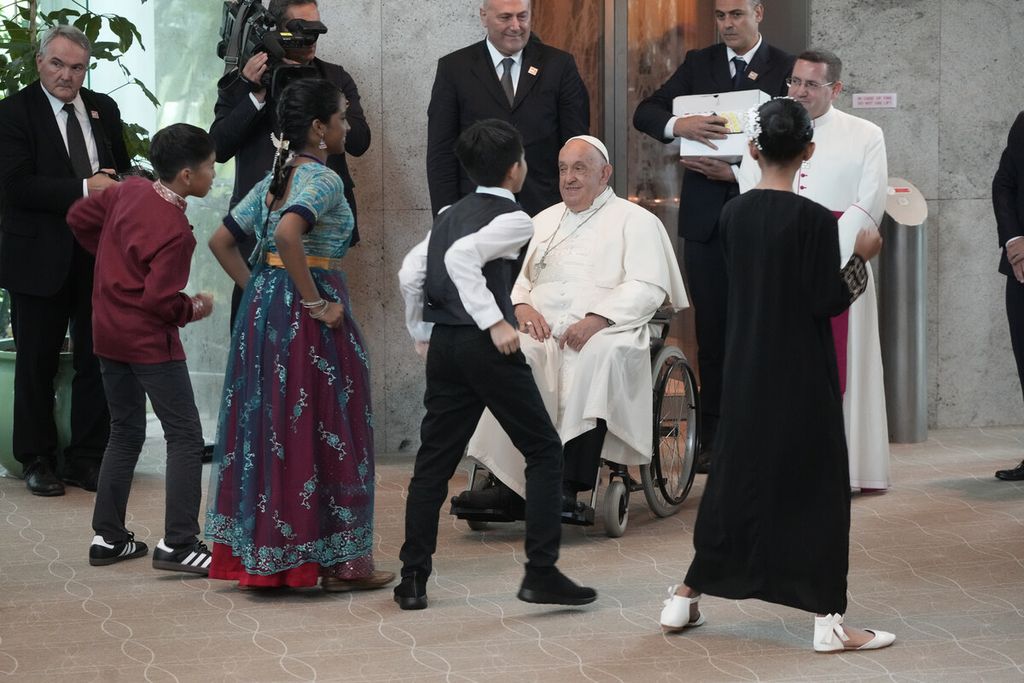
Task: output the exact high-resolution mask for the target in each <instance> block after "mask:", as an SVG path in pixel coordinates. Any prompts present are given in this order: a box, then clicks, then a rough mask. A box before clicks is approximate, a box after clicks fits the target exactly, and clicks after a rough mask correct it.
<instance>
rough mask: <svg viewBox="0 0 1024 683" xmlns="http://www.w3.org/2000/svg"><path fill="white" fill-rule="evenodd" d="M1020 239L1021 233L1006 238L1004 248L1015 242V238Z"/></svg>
mask: <svg viewBox="0 0 1024 683" xmlns="http://www.w3.org/2000/svg"><path fill="white" fill-rule="evenodd" d="M1020 239H1024V237H1022V236H1021V235H1017V236H1016V237H1011V238H1010V239H1008V240H1006V244H1004V245H1003V247H1004V248H1005V247H1008V246H1010V243H1011V242H1016V241H1017V240H1020Z"/></svg>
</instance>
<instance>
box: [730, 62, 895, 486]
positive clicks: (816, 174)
mask: <svg viewBox="0 0 1024 683" xmlns="http://www.w3.org/2000/svg"><path fill="white" fill-rule="evenodd" d="M841 70H842V62H840V60H839V58H838V57H836V56H835V55H833V54H832V53H830V52H826V51H824V50H815V51H808V52H805V53H803V54H801V55H800V56H799V57H797V60H796V64H795V65H794V66H793V75H792V76H791V77H790V79H789V84H790V86H789V96H790V97H792V98H794V99H795V100H797V101H798V102H800V103H801V104H802V105H803V106H804V107H805V108H806V109H807V111H808V113H809V114H810V115H811V119H812V120H813V122H814V144H815V150H814V156H813V157H812V158H811V160H810V161H807V162H804V165H803V168H801V170H800V173H799V174H797V177H796V178H795V179H794V186H793V191H794V192H796V193H797V194H800V195H803V196H804V197H807V198H808V199H812V200H814V201H815V202H817V203H819V204H821V205H822V206H824V207H825V208H827V209H830V210H831V211H832V212H833V213H835V214H836V216H837V217H838V218H839V251H840V254H839V259H840V261H839V263H837V264H836V268H837V269H838V268H839V267H840V265H841V264H843V263H845V262H846V260H847V259H849V258H850V255H851V254H852V253H853V244H854V241H855V240H856V238H857V233H858V232H859V231H860V230H861V229H862V228H876V229H877V228H878V226H879V224H880V223H881V220H882V214H883V213H884V211H885V200H886V193H887V191H888V185H889V178H888V167H887V163H886V157H885V138H884V136H883V134H882V129H881V128H879V127H878V126H876V125H875V124H874V123H871V122H870V121H866V120H865V119H862V118H858V117H856V116H851V115H850V114H847V113H844V112H842V111H839V110H838V109H836V108H835V107H834V106H832V103H833V102H834V101H835V99H836V98H837V97H838V96H839V93H840V92H842V89H843V84H842V81H840V80H839V78H840V74H841ZM735 172H736V179H737V181H738V182H739V185H740V192H746V191H747V190H749V189H750V188H752V187H754V185H756V184H757V183H758V181H759V180H760V175H761V174H760V169H759V168H758V165H757V163H756V162H755V161H753V159H751V158H750V157H749V153H748V155H747V156H745V157H744V158H743V161H742V163H741V164H740V165H739V167H735ZM865 265H866V266H867V271H868V286H867V289H866V290H865V291H864V294H862V295H861V297H860V298H859V299H857V301H855V302H854V303H853V305H852V306H850V309H849V317H848V320H847V325H848V330H847V344H846V353H845V367H844V366H843V364H842V363H843V358H842V342H841V339H840V340H839V342H838V343H837V354H836V355H837V358H836V359H837V361H839V362H840V376H841V377H842V376H843V375H844V374H845V386H846V390H845V395H844V397H843V413H844V417H845V422H846V440H847V446H848V450H849V458H850V485H851V486H852V487H853V488H859V489H861V490H862V491H877V490H883V489H887V488H889V428H888V424H887V421H886V412H885V387H884V385H883V381H882V350H881V346H880V344H879V339H878V302H877V299H876V295H875V280H874V275H873V274H872V271H871V265H870V264H865ZM833 333H834V334H836V336H837V337H838V336H839V335H841V333H842V325H841V323H840V324H839V325H836V324H834V325H833Z"/></svg>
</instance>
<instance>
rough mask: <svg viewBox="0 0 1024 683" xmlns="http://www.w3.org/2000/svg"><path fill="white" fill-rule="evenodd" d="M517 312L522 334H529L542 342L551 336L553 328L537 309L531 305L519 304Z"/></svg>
mask: <svg viewBox="0 0 1024 683" xmlns="http://www.w3.org/2000/svg"><path fill="white" fill-rule="evenodd" d="M515 312H516V321H517V322H518V323H519V331H520V332H522V333H524V334H528V335H530V336H531V337H532V338H534V339H536V340H537V341H540V342H542V341H544V340H545V339H547V338H549V337H550V336H551V326H550V325H548V321H547V320H545V319H544V316H542V315H541V314H540V311H538V310H537V309H536V308H534V307H533V306H531V305H530V304H519V305H517V306H516V309H515Z"/></svg>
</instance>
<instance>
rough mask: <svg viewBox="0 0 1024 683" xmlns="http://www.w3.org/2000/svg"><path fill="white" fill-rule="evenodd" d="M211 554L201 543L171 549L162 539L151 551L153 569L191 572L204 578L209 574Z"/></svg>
mask: <svg viewBox="0 0 1024 683" xmlns="http://www.w3.org/2000/svg"><path fill="white" fill-rule="evenodd" d="M212 559H213V553H211V552H210V549H209V548H207V547H206V544H205V543H203V542H202V541H196V542H195V543H193V544H192V545H189V546H185V547H184V548H177V549H175V548H172V547H170V546H169V545H167V544H166V543H164V539H162V538H161V539H160V542H159V543H157V544H156V548H154V549H153V569H166V570H168V571H172V572H191V573H192V574H202V575H203V576H206V575H207V574H209V573H210V561H211V560H212Z"/></svg>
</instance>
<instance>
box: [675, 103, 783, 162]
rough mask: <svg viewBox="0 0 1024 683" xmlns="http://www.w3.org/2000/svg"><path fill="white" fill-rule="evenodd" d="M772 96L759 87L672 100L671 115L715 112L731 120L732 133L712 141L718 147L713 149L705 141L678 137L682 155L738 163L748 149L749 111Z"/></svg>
mask: <svg viewBox="0 0 1024 683" xmlns="http://www.w3.org/2000/svg"><path fill="white" fill-rule="evenodd" d="M770 99H772V96H771V95H769V94H768V93H766V92H762V91H760V90H737V91H735V92H723V93H715V94H711V95H683V96H682V97H677V98H675V99H674V100H672V114H673V115H675V116H680V117H683V116H696V115H703V116H708V115H711V114H715V115H717V116H722V117H724V118H726V119H728V121H729V123H728V127H729V130H730V131H732V132H730V133H729V135H728V137H726V139H725V140H712V142H714V143H715V145H716V146H717V147H718V149H711V148H710V147H708V146H707V145H705V144H704V143H703V142H697V141H696V140H687V139H686V138H679V156H681V157H715V158H716V159H722V160H723V161H727V162H729V163H735V162H737V161H739V160H740V159H741V158H742V157H743V152H744V150H746V148H747V136H746V134H744V132H743V130H744V127H745V126H746V124H747V112H748V111H750V108H751V107H756V106H758V105H761V104H763V103H765V102H767V101H768V100H770Z"/></svg>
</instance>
